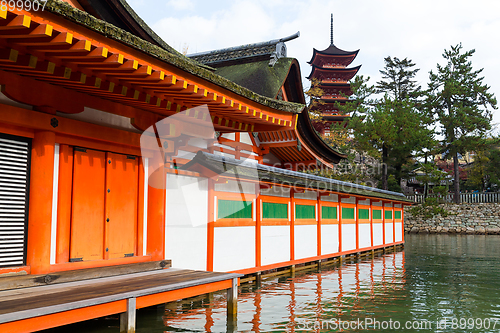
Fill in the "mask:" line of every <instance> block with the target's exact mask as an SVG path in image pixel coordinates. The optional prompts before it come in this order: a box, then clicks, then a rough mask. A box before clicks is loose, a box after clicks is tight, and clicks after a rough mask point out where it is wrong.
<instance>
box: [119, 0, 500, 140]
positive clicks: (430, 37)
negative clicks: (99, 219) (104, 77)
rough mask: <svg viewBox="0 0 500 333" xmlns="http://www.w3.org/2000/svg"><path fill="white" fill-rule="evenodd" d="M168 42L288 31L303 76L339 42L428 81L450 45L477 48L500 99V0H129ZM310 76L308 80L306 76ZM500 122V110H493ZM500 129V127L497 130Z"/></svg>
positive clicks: (368, 63)
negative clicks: (396, 61)
mask: <svg viewBox="0 0 500 333" xmlns="http://www.w3.org/2000/svg"><path fill="white" fill-rule="evenodd" d="M128 2H129V4H130V5H131V6H132V7H133V8H134V10H135V11H136V12H137V13H138V14H139V16H141V17H142V18H143V19H144V20H145V21H146V23H148V24H149V25H150V26H151V28H152V29H153V30H155V31H156V33H158V34H159V35H160V36H161V37H162V38H163V39H164V40H165V41H166V42H167V43H168V44H169V45H171V46H172V47H174V48H175V49H177V50H179V51H181V52H182V50H183V49H185V48H187V49H188V53H196V52H203V51H209V50H215V49H220V48H225V47H231V46H238V45H242V44H247V43H257V42H263V41H268V40H271V39H277V38H281V37H285V36H289V35H291V34H293V33H295V32H297V31H300V37H299V38H298V39H295V40H293V41H290V42H288V43H287V48H288V56H289V57H294V58H297V59H298V60H299V62H300V66H301V71H302V77H303V78H304V77H306V76H308V75H309V73H310V70H311V68H310V66H309V65H308V64H307V61H309V60H310V59H311V56H312V50H313V48H316V49H318V50H323V49H325V48H327V47H328V46H329V44H330V13H333V14H334V43H335V45H336V46H337V47H339V48H341V49H343V50H346V51H353V50H358V49H359V50H360V51H359V54H358V56H357V58H356V59H355V60H354V62H353V63H352V65H351V66H357V65H362V67H361V69H360V71H359V72H358V74H361V75H364V76H370V77H371V81H370V82H371V83H375V82H376V81H377V80H378V79H380V74H379V70H380V69H381V68H383V66H384V62H383V59H384V57H386V56H392V57H399V58H405V57H407V58H409V59H412V60H413V61H414V62H415V63H416V64H417V67H418V68H420V73H419V76H418V80H419V82H420V84H421V85H422V86H423V87H424V88H425V87H426V84H427V82H428V73H429V71H430V70H431V69H434V68H435V67H436V64H437V63H438V62H439V63H443V60H444V59H443V58H442V54H443V51H444V49H445V48H446V49H449V47H450V45H456V44H458V43H460V42H461V43H462V45H463V47H464V49H465V50H470V49H475V50H476V53H475V54H474V56H473V57H472V63H473V66H474V68H475V69H479V68H484V72H483V74H484V77H485V82H486V83H487V84H488V85H490V86H491V89H490V91H491V92H493V93H494V94H495V96H496V97H497V99H499V100H500V59H499V58H500V57H499V55H500V43H499V40H500V38H499V34H500V1H498V0H489V1H488V0H476V1H470V0H469V1H464V0H419V1H408V0H377V1H374V0H329V1H328V0H311V1H300V0H231V1H206V0H167V1H165V0H128ZM304 83H305V80H304ZM494 122H495V123H500V111H498V110H495V111H494ZM497 132H498V131H497Z"/></svg>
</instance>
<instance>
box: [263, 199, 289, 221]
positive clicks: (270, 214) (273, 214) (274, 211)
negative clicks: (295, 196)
mask: <svg viewBox="0 0 500 333" xmlns="http://www.w3.org/2000/svg"><path fill="white" fill-rule="evenodd" d="M262 218H265V219H287V218H288V205H287V204H282V203H274V202H263V203H262Z"/></svg>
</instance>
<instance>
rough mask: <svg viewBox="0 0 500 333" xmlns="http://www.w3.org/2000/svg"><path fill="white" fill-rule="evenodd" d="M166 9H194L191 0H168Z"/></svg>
mask: <svg viewBox="0 0 500 333" xmlns="http://www.w3.org/2000/svg"><path fill="white" fill-rule="evenodd" d="M167 8H173V9H175V10H188V9H193V8H194V3H193V2H192V1H191V0H170V1H169V2H168V3H167Z"/></svg>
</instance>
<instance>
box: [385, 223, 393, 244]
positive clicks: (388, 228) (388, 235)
mask: <svg viewBox="0 0 500 333" xmlns="http://www.w3.org/2000/svg"><path fill="white" fill-rule="evenodd" d="M393 234H394V225H393V224H392V222H390V223H386V224H385V243H386V244H389V243H394V240H393Z"/></svg>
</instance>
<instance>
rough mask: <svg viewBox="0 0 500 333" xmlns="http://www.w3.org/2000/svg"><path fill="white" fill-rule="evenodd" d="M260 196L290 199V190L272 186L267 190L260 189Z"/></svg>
mask: <svg viewBox="0 0 500 333" xmlns="http://www.w3.org/2000/svg"><path fill="white" fill-rule="evenodd" d="M260 194H261V195H269V196H272V197H282V198H290V188H289V187H282V186H273V187H272V188H271V187H267V188H261V189H260Z"/></svg>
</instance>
